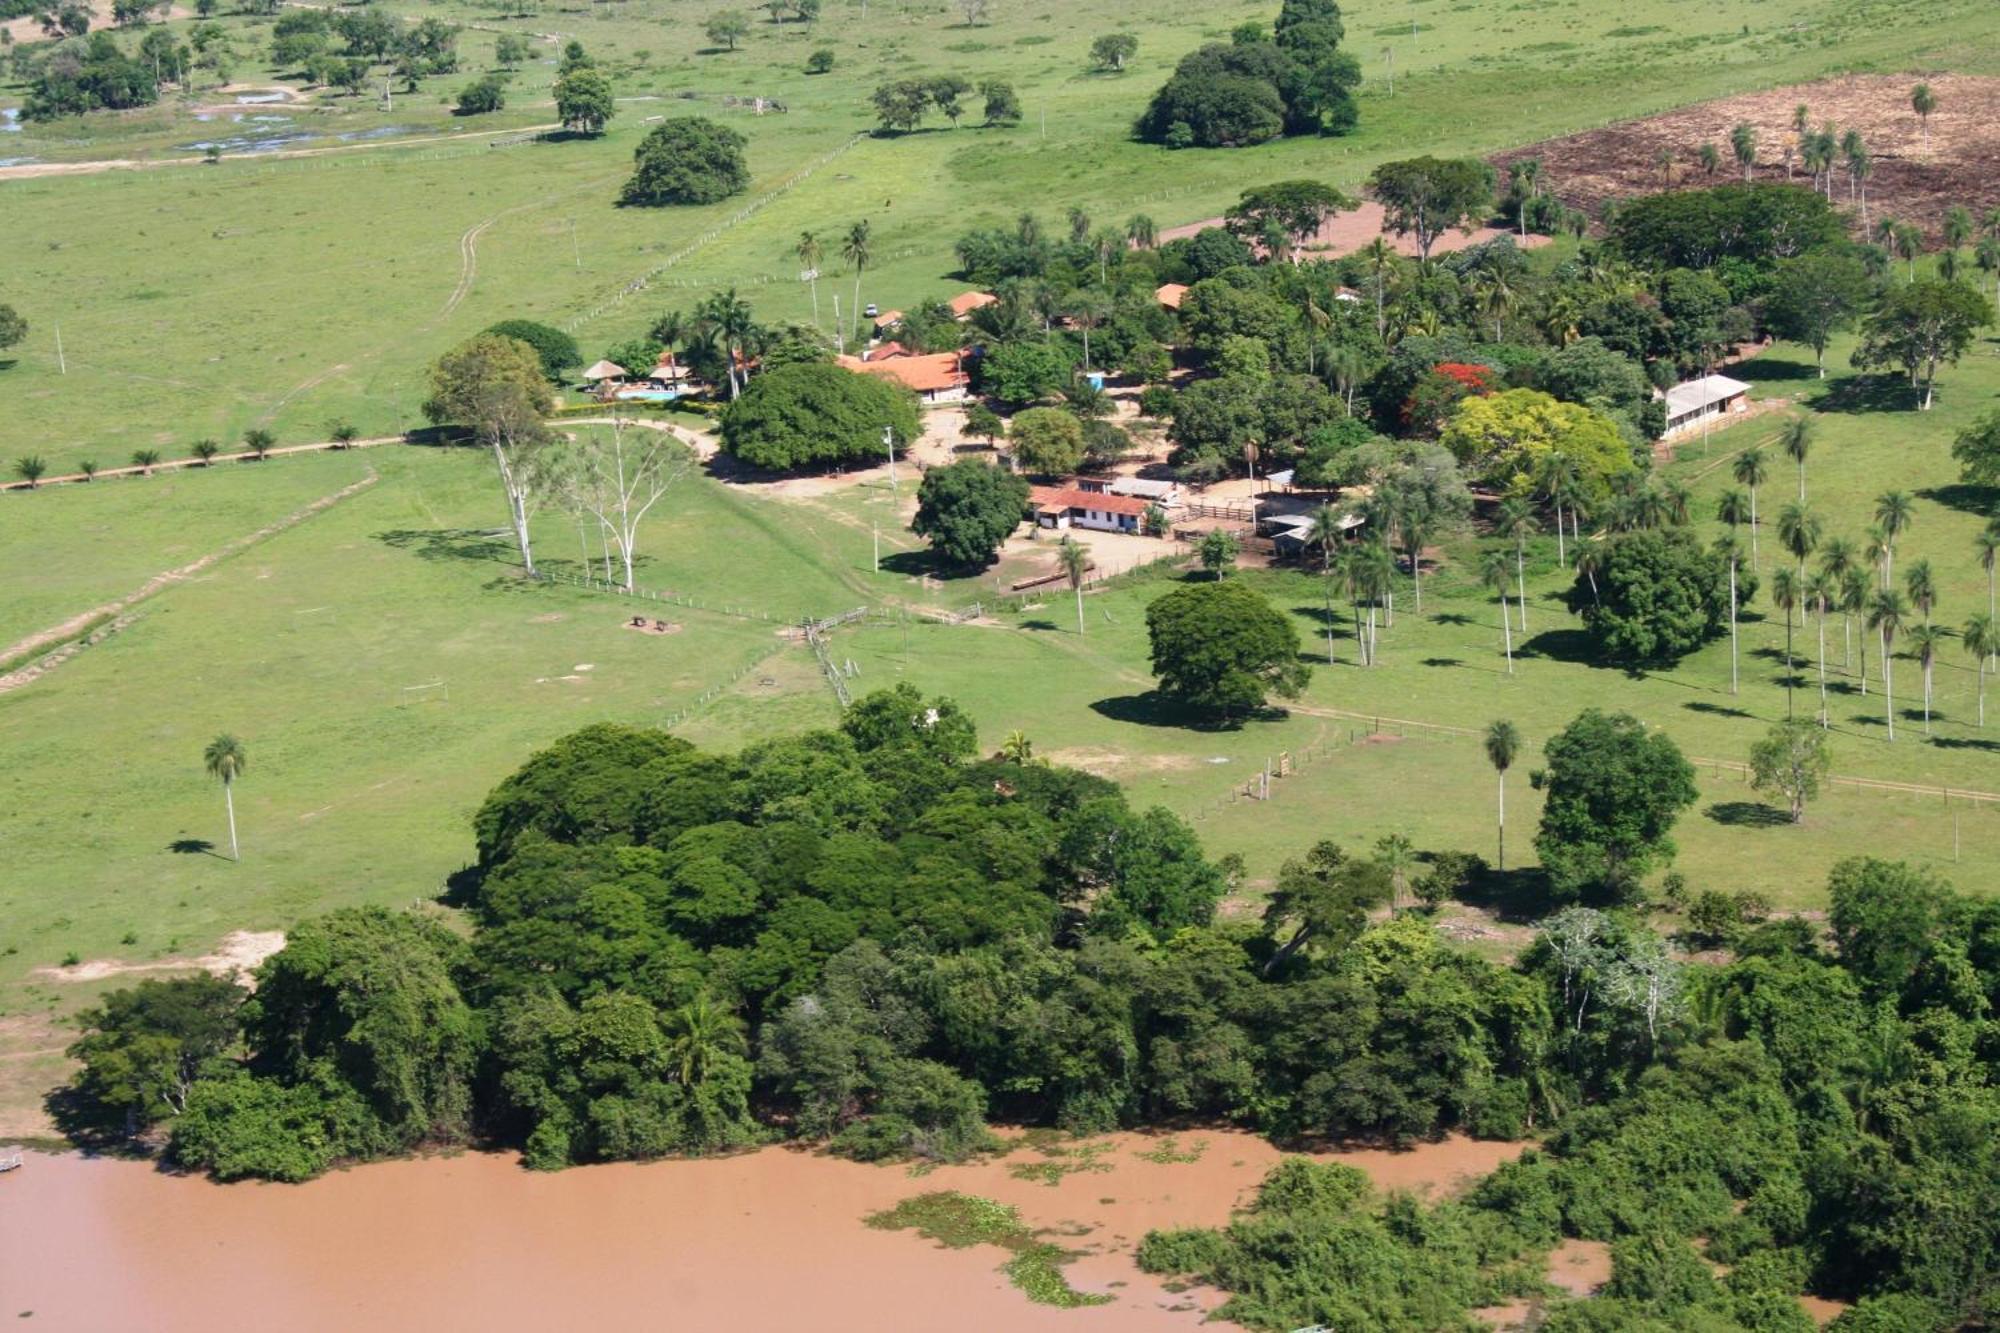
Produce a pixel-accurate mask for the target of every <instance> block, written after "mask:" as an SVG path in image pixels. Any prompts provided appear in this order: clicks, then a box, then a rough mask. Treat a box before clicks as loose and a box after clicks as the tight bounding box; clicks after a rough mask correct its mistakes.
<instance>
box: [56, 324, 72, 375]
mask: <svg viewBox="0 0 2000 1333" xmlns="http://www.w3.org/2000/svg"><path fill="white" fill-rule="evenodd" d="M56 374H58V375H67V374H69V363H68V362H67V361H65V360H63V349H62V325H60V324H58V325H56Z"/></svg>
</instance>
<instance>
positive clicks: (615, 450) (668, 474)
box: [571, 416, 694, 592]
mask: <svg viewBox="0 0 2000 1333" xmlns="http://www.w3.org/2000/svg"><path fill="white" fill-rule="evenodd" d="M577 454H578V463H579V466H578V467H577V468H575V469H574V470H573V471H572V473H571V486H572V487H573V490H574V495H575V499H576V501H577V502H578V503H579V504H581V505H582V506H583V507H584V508H585V509H587V510H588V511H589V512H590V513H591V514H593V515H595V516H596V518H597V521H598V523H599V525H600V527H601V530H602V531H604V532H606V533H608V534H610V538H611V541H612V543H613V544H614V545H615V546H617V548H618V557H619V560H620V562H621V563H623V565H624V566H625V591H627V592H632V591H633V590H634V587H635V583H636V575H635V562H636V561H637V559H638V555H639V530H640V526H641V524H643V523H644V522H645V519H646V515H647V514H648V513H650V512H651V511H652V508H653V506H654V505H656V504H658V503H659V502H660V501H661V500H662V499H663V498H664V497H665V496H666V494H667V492H668V491H670V490H672V489H673V488H674V485H675V483H677V482H679V481H680V480H681V479H682V478H683V477H685V476H686V475H687V474H688V471H689V470H690V469H691V468H692V467H693V465H694V456H693V455H692V454H691V453H690V452H689V451H688V449H687V446H685V445H683V444H682V443H681V442H680V441H679V440H678V439H676V438H674V436H672V435H671V434H669V433H668V432H666V431H655V430H632V431H628V430H627V429H626V428H625V421H624V418H622V417H618V416H613V417H612V419H611V433H610V436H609V438H606V436H605V435H604V434H603V433H602V432H600V431H591V432H588V433H586V434H584V435H583V436H581V437H580V438H579V440H578V442H577Z"/></svg>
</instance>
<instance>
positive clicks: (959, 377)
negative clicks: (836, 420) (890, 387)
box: [834, 349, 972, 406]
mask: <svg viewBox="0 0 2000 1333" xmlns="http://www.w3.org/2000/svg"><path fill="white" fill-rule="evenodd" d="M898 350H899V351H901V349H898ZM878 352H879V349H878ZM834 364H835V365H837V366H840V367H841V368H842V369H845V370H851V371H853V372H855V373H856V374H857V375H874V376H876V377H878V378H880V379H885V380H889V381H891V382H893V383H896V384H900V385H902V386H903V387H904V388H906V389H908V390H910V391H911V392H912V393H914V394H916V395H917V397H918V398H919V399H921V400H922V401H923V402H924V404H925V405H926V406H930V405H933V404H936V403H960V402H964V401H965V395H966V392H967V390H968V387H969V386H970V385H971V383H972V377H971V376H970V375H967V374H966V373H965V366H964V358H963V355H962V354H961V353H958V352H937V353H934V354H932V355H929V356H913V355H911V354H909V353H908V352H902V354H901V355H892V356H889V357H887V358H884V357H881V356H880V355H876V356H872V357H870V358H869V359H867V360H863V359H862V358H860V357H858V356H839V357H835V358H834Z"/></svg>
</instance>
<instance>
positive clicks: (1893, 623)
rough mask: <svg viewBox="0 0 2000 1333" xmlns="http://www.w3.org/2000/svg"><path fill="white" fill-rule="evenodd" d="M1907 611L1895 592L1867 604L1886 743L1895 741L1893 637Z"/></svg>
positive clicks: (1891, 590) (1889, 590)
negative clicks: (1878, 658)
mask: <svg viewBox="0 0 2000 1333" xmlns="http://www.w3.org/2000/svg"><path fill="white" fill-rule="evenodd" d="M1908 614H1909V608H1908V607H1907V606H1905V605H1904V604H1903V594H1901V593H1899V592H1897V591H1896V590H1895V589H1894V588H1882V589H1878V590H1877V591H1876V593H1875V595H1874V596H1873V597H1871V598H1870V599H1869V600H1868V628H1869V629H1872V630H1874V631H1875V633H1876V635H1877V636H1879V638H1880V642H1881V647H1882V707H1883V710H1884V712H1883V717H1884V719H1885V720H1886V721H1887V722H1888V724H1889V739H1890V740H1892V741H1893V740H1895V739H1896V671H1895V645H1896V635H1897V633H1898V632H1900V631H1901V630H1902V628H1903V618H1904V617H1905V616H1906V615H1908Z"/></svg>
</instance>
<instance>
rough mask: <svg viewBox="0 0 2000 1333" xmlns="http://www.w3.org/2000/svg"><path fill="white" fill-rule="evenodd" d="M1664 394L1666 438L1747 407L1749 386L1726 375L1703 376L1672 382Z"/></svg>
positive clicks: (1741, 410)
mask: <svg viewBox="0 0 2000 1333" xmlns="http://www.w3.org/2000/svg"><path fill="white" fill-rule="evenodd" d="M1664 396H1665V398H1666V400H1667V433H1666V436H1665V437H1664V438H1668V439H1671V438H1672V437H1673V436H1675V435H1679V434H1682V433H1683V432H1685V431H1689V430H1693V429H1697V428H1699V427H1701V426H1703V425H1704V424H1712V423H1714V422H1716V421H1718V420H1720V419H1721V418H1723V417H1728V416H1732V415H1734V414H1735V413H1738V412H1745V411H1748V410H1749V408H1750V386H1749V385H1747V384H1745V383H1744V382H1743V381H1742V380H1733V379H1730V378H1729V376H1727V375H1704V376H1702V377H1701V378H1700V379H1698V380H1689V381H1687V382H1686V383H1685V384H1676V385H1675V386H1674V387H1673V388H1671V389H1669V390H1667V392H1666V394H1665V395H1664Z"/></svg>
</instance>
